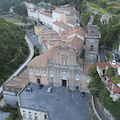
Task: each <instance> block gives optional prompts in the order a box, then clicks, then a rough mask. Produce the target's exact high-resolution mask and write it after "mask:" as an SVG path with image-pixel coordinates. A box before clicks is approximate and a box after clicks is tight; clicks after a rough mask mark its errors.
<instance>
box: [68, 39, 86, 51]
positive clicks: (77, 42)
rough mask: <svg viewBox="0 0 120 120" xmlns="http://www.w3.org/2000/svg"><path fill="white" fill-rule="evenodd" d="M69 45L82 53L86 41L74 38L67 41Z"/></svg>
mask: <svg viewBox="0 0 120 120" xmlns="http://www.w3.org/2000/svg"><path fill="white" fill-rule="evenodd" d="M67 43H69V44H70V45H72V46H73V47H75V48H76V49H77V50H79V51H80V50H81V48H82V46H83V43H84V41H83V40H81V39H80V38H78V37H72V38H69V39H67Z"/></svg>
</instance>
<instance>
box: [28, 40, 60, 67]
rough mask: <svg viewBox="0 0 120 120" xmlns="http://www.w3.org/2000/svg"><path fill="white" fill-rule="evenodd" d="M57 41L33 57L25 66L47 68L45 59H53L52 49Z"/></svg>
mask: <svg viewBox="0 0 120 120" xmlns="http://www.w3.org/2000/svg"><path fill="white" fill-rule="evenodd" d="M58 44H59V42H57V43H56V44H55V45H53V46H52V48H50V49H49V50H48V51H47V52H46V53H44V54H42V55H39V56H36V57H34V58H33V59H32V60H31V61H30V62H29V63H28V64H27V66H33V67H44V68H48V67H49V66H47V59H49V60H52V59H53V51H52V49H53V48H54V47H55V46H57V45H58Z"/></svg>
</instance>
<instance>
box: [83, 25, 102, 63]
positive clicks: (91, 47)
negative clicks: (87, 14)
mask: <svg viewBox="0 0 120 120" xmlns="http://www.w3.org/2000/svg"><path fill="white" fill-rule="evenodd" d="M98 30H99V27H98V26H97V25H90V26H89V27H88V28H87V31H88V33H87V35H86V36H85V62H88V63H95V62H97V55H98V46H99V39H100V36H101V35H100V33H99V31H98Z"/></svg>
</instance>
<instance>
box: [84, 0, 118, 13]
mask: <svg viewBox="0 0 120 120" xmlns="http://www.w3.org/2000/svg"><path fill="white" fill-rule="evenodd" d="M86 1H87V5H88V6H89V7H91V8H92V9H94V10H98V11H99V12H102V13H103V12H104V13H106V12H108V13H111V14H113V15H119V14H120V1H119V0H86Z"/></svg>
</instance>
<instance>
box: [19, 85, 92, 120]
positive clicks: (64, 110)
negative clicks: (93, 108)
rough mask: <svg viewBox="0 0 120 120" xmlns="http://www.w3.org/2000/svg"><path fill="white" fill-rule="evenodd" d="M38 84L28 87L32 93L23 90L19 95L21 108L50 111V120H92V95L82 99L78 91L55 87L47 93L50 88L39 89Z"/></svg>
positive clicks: (87, 94)
mask: <svg viewBox="0 0 120 120" xmlns="http://www.w3.org/2000/svg"><path fill="white" fill-rule="evenodd" d="M38 86H39V85H38V84H36V83H31V84H30V85H29V86H28V87H31V88H32V89H33V91H32V92H27V91H25V90H23V91H22V92H21V93H20V94H19V98H20V106H24V107H29V108H39V109H45V110H47V111H48V115H49V119H50V120H91V118H90V113H89V100H90V94H89V93H86V95H85V97H81V93H80V91H78V90H75V91H72V90H68V89H67V88H66V87H59V88H56V87H53V90H52V92H51V93H47V88H48V86H43V88H42V89H38Z"/></svg>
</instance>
